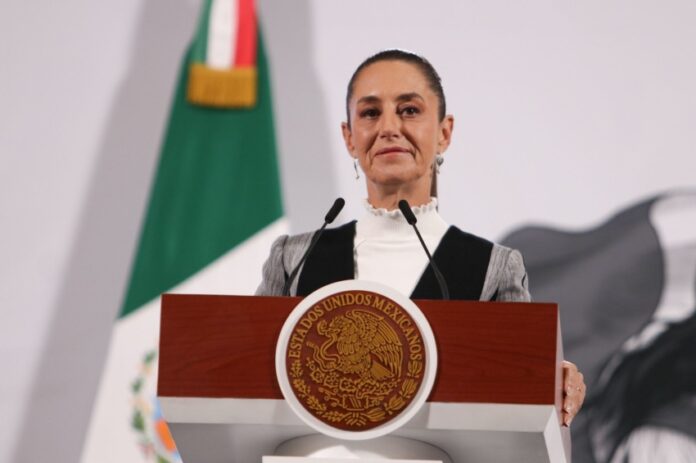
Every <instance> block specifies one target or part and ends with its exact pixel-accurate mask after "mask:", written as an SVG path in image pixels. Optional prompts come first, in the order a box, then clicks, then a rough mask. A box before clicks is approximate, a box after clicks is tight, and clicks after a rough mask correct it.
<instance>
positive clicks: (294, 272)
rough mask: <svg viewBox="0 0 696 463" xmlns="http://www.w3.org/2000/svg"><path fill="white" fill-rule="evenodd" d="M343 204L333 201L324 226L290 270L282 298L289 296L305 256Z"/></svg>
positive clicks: (342, 202) (342, 201) (341, 199)
mask: <svg viewBox="0 0 696 463" xmlns="http://www.w3.org/2000/svg"><path fill="white" fill-rule="evenodd" d="M345 204H346V200H345V199H343V198H336V201H334V203H333V206H331V209H329V212H327V213H326V216H324V225H322V226H321V228H320V229H319V230H318V231H317V232H316V233H315V234H314V236H313V237H312V241H310V242H309V246H308V247H307V250H306V251H305V253H304V255H303V256H302V259H300V261H299V262H298V263H297V265H296V266H295V268H294V269H293V270H292V272H291V273H290V276H289V277H288V279H287V280H285V284H284V285H283V293H282V294H283V296H289V295H290V286H291V285H292V282H293V281H294V280H295V277H296V276H297V272H299V271H300V267H302V264H303V263H304V261H305V260H306V259H307V256H309V253H310V252H312V249H314V245H315V244H317V241H319V238H320V237H321V234H322V233H324V229H325V228H326V226H327V225H328V224H330V223H331V222H333V221H334V220H335V219H336V217H337V216H338V213H339V212H341V209H343V206H345Z"/></svg>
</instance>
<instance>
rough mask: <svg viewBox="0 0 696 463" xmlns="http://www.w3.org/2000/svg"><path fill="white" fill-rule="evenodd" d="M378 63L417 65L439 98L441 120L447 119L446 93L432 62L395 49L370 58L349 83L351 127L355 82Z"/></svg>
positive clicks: (347, 113) (347, 96)
mask: <svg viewBox="0 0 696 463" xmlns="http://www.w3.org/2000/svg"><path fill="white" fill-rule="evenodd" d="M378 61H403V62H405V63H410V64H413V65H415V66H416V67H417V68H418V69H419V70H420V71H421V72H422V73H423V77H425V79H426V80H427V81H428V86H429V87H430V89H431V90H432V91H433V92H435V95H436V96H437V101H438V118H439V120H440V121H441V120H442V119H444V118H445V114H446V113H447V111H446V105H445V92H444V91H443V90H442V82H441V81H440V76H439V75H438V73H437V71H436V70H435V68H434V67H433V65H432V64H430V61H428V60H427V59H425V58H423V57H422V56H419V55H416V54H415V53H411V52H408V51H403V50H396V49H394V50H384V51H380V52H379V53H377V54H374V55H372V56H370V57H369V58H367V59H366V60H365V61H363V62H362V63H360V66H358V67H357V69H356V70H355V72H354V73H353V75H352V77H351V78H350V81H349V82H348V91H347V92H346V116H347V118H348V119H347V120H348V125H350V110H349V109H348V105H349V104H350V99H351V98H352V97H353V87H354V86H355V81H356V80H357V78H358V75H360V72H361V71H362V70H363V69H365V68H366V67H367V66H369V65H371V64H373V63H376V62H378Z"/></svg>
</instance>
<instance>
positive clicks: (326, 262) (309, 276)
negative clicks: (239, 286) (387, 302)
mask: <svg viewBox="0 0 696 463" xmlns="http://www.w3.org/2000/svg"><path fill="white" fill-rule="evenodd" d="M355 224H356V222H355V221H353V222H350V223H347V224H345V225H343V226H341V227H338V228H333V229H326V230H325V231H324V233H323V234H322V236H321V238H320V239H319V241H317V243H316V245H315V247H314V249H313V250H312V252H311V253H310V255H309V256H308V257H307V259H306V260H305V262H304V264H303V265H302V268H301V269H300V271H299V273H298V275H299V276H298V278H297V279H296V280H295V281H294V282H293V284H292V285H291V287H290V294H291V295H296V296H306V295H308V294H310V293H311V292H313V291H314V290H316V289H319V288H321V287H322V286H324V285H326V284H329V283H333V282H336V281H341V280H346V279H351V278H354V275H355V257H354V250H353V241H354V238H355ZM315 233H316V232H311V233H303V234H300V235H294V236H289V235H283V236H281V237H279V238H278V239H276V240H275V242H274V243H273V245H272V246H271V254H270V256H269V257H268V260H266V263H265V264H264V266H263V280H262V282H261V285H260V286H259V287H258V289H257V290H256V294H257V295H265V296H280V295H282V290H283V286H284V285H285V281H286V279H287V278H288V275H289V274H290V273H291V272H292V270H293V269H294V268H295V266H297V264H298V262H299V261H300V259H301V258H302V256H303V255H304V253H305V251H306V250H307V248H308V247H309V245H310V242H311V240H312V238H313V237H314V235H315ZM433 260H434V261H435V263H436V264H437V266H438V268H439V269H440V272H441V273H442V274H443V276H444V277H445V281H446V282H447V286H448V288H449V291H450V298H451V299H460V300H481V301H519V302H529V301H530V300H531V297H530V294H529V290H528V281H527V273H526V271H525V268H524V263H523V260H522V255H521V254H520V252H519V251H517V250H514V249H510V248H507V247H505V246H501V245H499V244H496V243H492V242H490V241H487V240H485V239H483V238H480V237H477V236H475V235H472V234H469V233H466V232H464V231H462V230H460V229H458V228H457V227H454V226H451V227H449V229H448V230H447V232H446V233H445V235H444V237H443V238H442V240H441V241H440V243H439V245H438V247H437V248H436V249H435V252H434V253H433ZM410 297H411V298H413V299H441V294H440V289H439V286H438V284H437V280H436V278H435V275H434V272H433V271H432V268H431V267H430V266H428V267H427V268H426V269H425V270H424V272H423V274H422V275H421V277H420V280H419V281H418V283H417V284H416V288H415V289H414V291H413V293H412V294H411V295H410Z"/></svg>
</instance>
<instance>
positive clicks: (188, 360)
mask: <svg viewBox="0 0 696 463" xmlns="http://www.w3.org/2000/svg"><path fill="white" fill-rule="evenodd" d="M300 300H301V298H297V297H262V296H210V295H175V294H164V295H163V296H162V311H161V326H160V351H159V378H158V388H157V393H158V397H159V400H160V405H161V408H162V412H163V414H164V417H165V419H166V420H167V422H168V423H169V426H170V430H171V432H172V435H173V437H174V440H175V441H176V444H177V447H178V449H179V452H180V454H181V456H182V459H183V461H184V463H223V462H224V463H257V462H258V463H260V462H261V459H262V456H264V455H273V454H274V451H275V449H276V448H277V447H278V446H279V445H280V444H281V443H283V442H285V441H288V440H290V439H293V438H296V437H300V436H305V435H309V434H314V433H316V431H314V430H313V429H312V428H310V427H309V426H307V425H305V424H304V423H303V422H302V421H301V420H300V419H299V418H298V417H297V416H296V415H295V414H294V413H293V411H292V410H291V409H290V407H289V406H288V405H287V404H286V403H285V401H284V400H283V396H282V394H281V391H280V387H279V386H278V383H277V379H276V373H275V369H274V365H275V363H274V362H275V347H276V341H277V338H278V335H279V333H280V330H281V327H282V326H283V323H284V322H285V319H286V318H287V316H288V314H289V313H290V312H291V311H292V309H293V308H294V307H295V306H296V305H297V303H298V302H299V301H300ZM415 303H416V304H417V305H418V307H419V308H420V309H421V311H422V312H423V313H424V315H425V316H426V318H427V319H428V322H429V323H430V326H431V327H432V330H433V332H434V333H435V339H436V343H437V349H438V373H437V379H436V380H435V384H434V386H433V389H432V391H431V394H430V396H429V397H428V399H427V402H426V404H425V405H424V406H423V407H422V408H421V409H420V411H419V412H418V413H417V414H416V415H415V416H414V417H413V418H412V419H411V420H410V421H409V422H408V423H407V424H406V425H404V426H403V427H401V428H399V429H398V430H397V431H395V432H394V433H392V434H391V435H393V436H401V437H407V438H412V439H417V440H420V441H424V442H427V443H430V444H432V445H434V446H436V447H439V448H441V449H442V450H444V451H445V452H446V453H447V454H449V456H450V457H451V458H452V461H455V462H458V463H461V462H469V461H472V462H500V461H530V462H531V461H533V462H570V437H569V432H568V429H567V428H565V427H562V426H561V425H560V423H561V418H560V413H561V412H560V410H561V402H562V396H561V384H562V368H561V362H562V360H563V352H562V345H561V335H560V323H559V315H558V308H557V306H556V304H550V303H505V302H468V301H435V300H417V301H415Z"/></svg>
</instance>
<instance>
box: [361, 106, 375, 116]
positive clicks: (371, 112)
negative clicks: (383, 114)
mask: <svg viewBox="0 0 696 463" xmlns="http://www.w3.org/2000/svg"><path fill="white" fill-rule="evenodd" d="M377 116H379V111H378V110H377V109H375V108H367V109H363V110H362V111H360V117H365V118H374V117H377Z"/></svg>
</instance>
